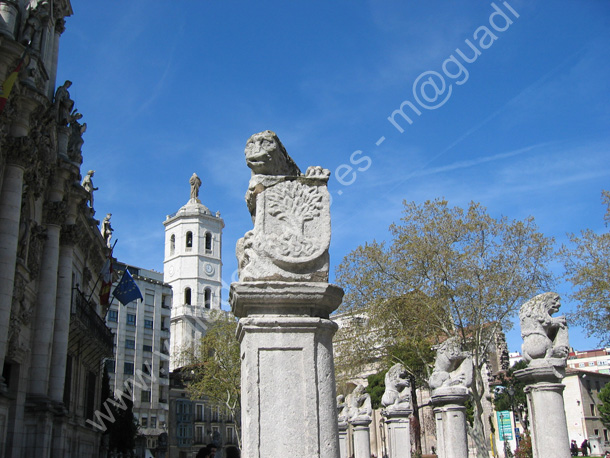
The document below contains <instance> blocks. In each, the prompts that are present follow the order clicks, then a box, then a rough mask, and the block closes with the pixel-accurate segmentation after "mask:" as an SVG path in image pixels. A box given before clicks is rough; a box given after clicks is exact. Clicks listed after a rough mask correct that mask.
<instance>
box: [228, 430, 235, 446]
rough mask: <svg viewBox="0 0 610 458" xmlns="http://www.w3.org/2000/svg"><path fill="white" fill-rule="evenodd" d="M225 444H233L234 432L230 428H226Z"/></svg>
mask: <svg viewBox="0 0 610 458" xmlns="http://www.w3.org/2000/svg"><path fill="white" fill-rule="evenodd" d="M227 443H228V444H234V443H235V430H234V429H233V427H232V426H227Z"/></svg>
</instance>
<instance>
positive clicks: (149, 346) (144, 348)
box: [142, 344, 152, 351]
mask: <svg viewBox="0 0 610 458" xmlns="http://www.w3.org/2000/svg"><path fill="white" fill-rule="evenodd" d="M142 350H143V351H152V345H146V344H144V345H142Z"/></svg>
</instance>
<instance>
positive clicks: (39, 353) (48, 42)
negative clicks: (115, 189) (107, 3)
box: [0, 0, 112, 458]
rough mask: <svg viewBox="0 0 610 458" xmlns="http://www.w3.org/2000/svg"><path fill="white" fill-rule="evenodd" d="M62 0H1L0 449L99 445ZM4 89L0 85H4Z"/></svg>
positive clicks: (88, 233)
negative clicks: (60, 60) (63, 57)
mask: <svg viewBox="0 0 610 458" xmlns="http://www.w3.org/2000/svg"><path fill="white" fill-rule="evenodd" d="M71 14H72V7H71V4H70V1H69V0H55V1H52V2H51V1H49V0H11V1H8V0H7V1H0V35H1V37H0V81H2V82H5V81H6V80H7V78H8V77H9V75H11V74H13V77H16V82H15V84H14V86H13V88H12V91H11V92H10V94H7V91H5V93H4V94H3V95H4V96H5V99H0V102H1V103H0V107H2V108H1V109H0V367H1V368H2V378H1V380H0V456H4V457H7V458H8V457H24V456H45V457H49V456H51V457H94V456H99V453H100V446H101V434H100V433H99V432H98V431H96V430H95V429H93V428H91V427H90V426H87V424H86V420H87V419H91V418H92V416H93V413H94V411H95V410H96V409H97V408H98V407H99V404H100V395H101V374H100V369H101V363H102V360H103V358H104V357H106V356H109V355H111V354H112V334H111V332H110V330H109V329H108V328H107V327H106V326H105V324H104V321H103V319H102V318H101V316H103V314H104V312H105V310H103V308H102V307H101V306H100V305H99V286H96V280H97V273H98V272H100V270H101V267H102V265H103V263H104V261H105V259H106V257H107V256H108V250H107V248H106V247H105V244H104V241H103V239H102V237H101V234H100V232H99V229H98V227H97V222H96V221H95V220H93V219H92V209H91V208H87V207H86V206H85V205H84V202H85V200H87V197H88V193H87V192H86V190H85V189H83V188H82V186H81V185H80V184H79V183H80V178H81V176H80V166H81V163H82V156H81V147H82V144H83V140H82V133H83V132H84V128H83V125H81V124H80V123H79V121H78V120H79V119H81V118H82V115H81V114H80V113H77V112H76V111H75V110H73V108H74V101H72V100H71V98H70V94H69V92H68V88H69V87H70V84H68V83H69V82H66V83H65V84H64V85H62V86H60V88H58V90H57V91H56V90H55V87H56V82H55V78H56V74H57V55H58V49H59V39H60V36H61V34H62V32H63V31H64V24H65V21H64V18H65V17H67V16H70V15H71ZM5 89H6V88H5Z"/></svg>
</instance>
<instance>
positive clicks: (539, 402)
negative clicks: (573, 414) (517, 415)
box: [515, 367, 570, 458]
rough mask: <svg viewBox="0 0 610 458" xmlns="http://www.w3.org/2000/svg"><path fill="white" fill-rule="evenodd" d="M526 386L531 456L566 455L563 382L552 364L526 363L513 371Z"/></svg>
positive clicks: (567, 437) (566, 441)
mask: <svg viewBox="0 0 610 458" xmlns="http://www.w3.org/2000/svg"><path fill="white" fill-rule="evenodd" d="M515 377H517V378H518V379H520V380H523V381H524V382H525V383H526V384H527V386H526V387H525V393H526V396H527V406H528V409H529V416H530V425H531V432H532V451H533V455H534V458H546V457H549V456H552V457H556V458H569V456H570V438H569V435H568V426H567V421H566V413H565V410H564V404H563V390H564V389H565V385H563V384H562V383H560V380H561V374H559V373H558V372H557V370H556V369H555V368H553V367H528V368H526V369H522V370H520V371H517V372H515Z"/></svg>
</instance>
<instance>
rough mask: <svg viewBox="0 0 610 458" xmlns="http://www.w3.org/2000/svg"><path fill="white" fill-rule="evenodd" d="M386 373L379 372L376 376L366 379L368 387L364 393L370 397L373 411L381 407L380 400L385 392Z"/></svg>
mask: <svg viewBox="0 0 610 458" xmlns="http://www.w3.org/2000/svg"><path fill="white" fill-rule="evenodd" d="M386 372H387V371H382V372H379V373H378V374H373V375H369V376H368V377H367V380H368V382H369V383H368V386H367V387H366V392H367V393H368V394H370V395H371V404H372V406H373V409H379V408H380V407H381V398H382V397H383V393H384V391H385V374H386Z"/></svg>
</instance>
